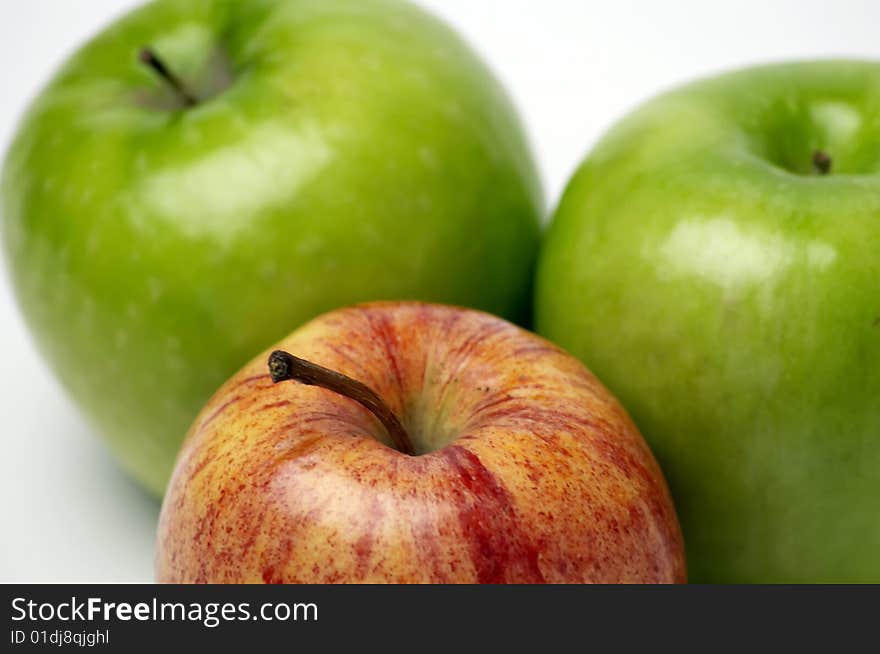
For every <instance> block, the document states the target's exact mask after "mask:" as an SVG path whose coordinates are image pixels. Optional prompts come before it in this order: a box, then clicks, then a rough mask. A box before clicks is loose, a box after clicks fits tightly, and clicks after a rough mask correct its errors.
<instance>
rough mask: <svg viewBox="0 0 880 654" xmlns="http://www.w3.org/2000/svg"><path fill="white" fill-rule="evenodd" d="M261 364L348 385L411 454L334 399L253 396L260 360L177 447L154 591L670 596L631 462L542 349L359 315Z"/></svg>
mask: <svg viewBox="0 0 880 654" xmlns="http://www.w3.org/2000/svg"><path fill="white" fill-rule="evenodd" d="M273 349H275V350H280V351H283V352H287V353H291V354H292V355H294V356H295V357H299V358H301V359H303V360H306V361H308V362H312V363H313V364H317V366H316V367H323V368H324V369H329V370H331V371H336V372H337V373H340V374H341V375H345V376H346V377H347V378H350V379H352V380H357V382H361V384H362V385H363V386H365V387H367V388H368V389H370V390H371V391H373V392H374V393H375V395H376V396H378V398H380V399H381V401H382V402H384V404H385V405H386V406H387V408H388V409H390V411H391V412H392V413H393V414H394V415H395V416H397V417H399V421H400V424H401V425H402V426H403V429H404V430H405V431H406V438H408V439H409V441H410V443H411V445H412V448H413V450H414V451H415V454H414V455H409V454H404V453H402V452H401V451H398V449H395V448H394V447H393V446H392V441H391V440H390V436H389V434H388V431H387V430H386V429H385V428H384V427H383V423H382V422H380V421H379V420H378V419H377V418H376V416H375V415H374V413H373V412H371V411H369V410H368V409H367V408H365V406H363V405H362V404H360V403H358V402H356V401H354V400H352V399H350V398H349V397H346V396H345V395H343V394H340V393H338V392H334V391H332V390H328V389H327V388H323V387H321V386H314V385H305V384H300V383H297V382H296V381H280V382H279V383H273V379H272V377H271V376H270V372H269V370H268V368H267V357H268V355H269V352H268V351H267V352H266V353H263V354H261V355H259V356H258V357H256V358H255V359H253V360H252V361H251V362H250V363H249V364H247V365H246V366H245V367H244V368H243V369H242V370H240V371H239V372H238V373H237V374H236V375H235V376H233V377H232V378H231V379H230V380H229V381H228V382H227V383H226V384H225V385H224V386H223V387H222V388H220V390H219V391H218V392H217V393H216V394H215V395H214V397H213V398H212V399H211V400H210V401H209V402H208V404H207V405H206V406H205V407H204V409H203V410H202V412H201V413H200V415H199V416H198V418H197V419H196V420H195V422H194V424H193V425H192V427H191V429H190V431H189V433H188V435H187V437H186V440H185V442H184V445H183V448H182V450H181V452H180V455H179V458H178V460H177V464H176V468H175V471H174V474H173V476H172V479H171V482H170V485H169V487H168V491H167V494H166V497H165V502H164V504H163V507H162V512H161V516H160V522H159V531H158V541H157V558H156V577H157V580H158V581H160V582H178V583H180V582H183V583H191V582H217V583H236V582H242V583H245V582H266V583H296V582H305V583H310V582H315V583H322V582H323V583H334V582H347V583H359V582H364V583H370V582H404V583H406V582H413V583H420V582H441V583H477V582H479V583H530V582H534V583H541V582H560V583H561V582H576V583H582V582H597V583H612V582H633V583H640V582H659V583H672V582H684V581H685V559H684V551H683V545H682V537H681V532H680V529H679V526H678V522H677V519H676V515H675V509H674V507H673V504H672V501H671V498H670V494H669V491H668V489H667V487H666V483H665V481H664V478H663V475H662V473H661V471H660V468H659V467H658V465H657V463H656V461H655V460H654V458H653V456H652V454H651V452H650V451H649V449H648V447H647V445H646V444H645V442H644V441H643V440H642V438H641V436H640V435H639V433H638V431H637V429H636V427H635V426H634V424H633V422H632V421H631V420H630V418H629V417H628V416H627V414H626V412H625V411H624V409H623V408H622V407H621V406H620V404H619V403H618V402H617V401H616V400H615V399H614V397H612V396H611V394H610V393H609V392H608V391H607V390H606V389H605V388H604V387H603V386H602V385H601V383H600V382H599V381H598V380H597V379H596V378H595V377H594V376H593V375H592V374H591V373H590V372H589V371H588V370H587V369H586V368H584V366H583V365H582V364H581V363H580V362H578V361H577V360H576V359H574V358H573V357H571V356H569V355H568V354H566V353H565V352H564V351H562V350H561V349H559V348H558V347H556V346H555V345H553V344H551V343H549V342H548V341H546V340H544V339H542V338H540V337H538V336H535V335H534V334H531V333H529V332H526V331H524V330H522V329H520V328H518V327H516V326H514V325H512V324H510V323H508V322H506V321H504V320H502V319H500V318H496V317H494V316H491V315H488V314H485V313H481V312H478V311H473V310H468V309H462V308H456V307H449V306H441V305H431V304H422V303H375V304H367V305H359V306H355V307H351V308H345V309H340V310H337V311H333V312H331V313H328V314H325V315H323V316H321V317H319V318H317V319H315V320H313V321H312V322H310V323H308V324H306V325H305V326H303V327H301V328H300V329H298V330H297V331H295V332H294V333H293V334H291V335H290V336H289V337H288V338H286V339H284V340H283V341H281V342H280V343H279V344H278V345H277V347H276V348H273ZM273 356H277V354H273ZM634 372H637V371H634ZM276 373H278V370H276V369H274V368H273V374H276Z"/></svg>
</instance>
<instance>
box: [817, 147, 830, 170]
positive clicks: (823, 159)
mask: <svg viewBox="0 0 880 654" xmlns="http://www.w3.org/2000/svg"><path fill="white" fill-rule="evenodd" d="M831 164H832V160H831V155H829V154H828V153H827V152H823V151H822V150H816V151H815V152H813V170H815V171H816V174H818V175H827V174H829V173H830V172H831Z"/></svg>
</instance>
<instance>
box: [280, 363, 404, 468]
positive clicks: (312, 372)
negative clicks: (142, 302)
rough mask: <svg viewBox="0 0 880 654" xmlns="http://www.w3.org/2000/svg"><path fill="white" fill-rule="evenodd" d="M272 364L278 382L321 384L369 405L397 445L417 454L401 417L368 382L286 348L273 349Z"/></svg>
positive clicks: (369, 408)
mask: <svg viewBox="0 0 880 654" xmlns="http://www.w3.org/2000/svg"><path fill="white" fill-rule="evenodd" d="M268 365H269V374H270V375H271V377H272V382H273V383H275V384H277V383H278V382H282V381H287V380H291V379H292V380H294V381H298V382H299V383H300V384H305V385H307V386H320V387H321V388H326V389H327V390H329V391H333V392H334V393H339V394H340V395H344V396H345V397H347V398H350V399H352V400H354V401H355V402H357V403H358V404H360V405H362V406H364V407H366V408H367V409H368V410H369V411H370V412H371V413H372V414H373V415H374V416H376V418H378V419H379V422H381V423H382V425H383V426H384V427H385V430H386V431H387V432H388V435H389V436H390V437H391V442H392V443H393V444H394V449H396V450H397V451H398V452H402V453H404V454H409V455H410V456H414V455H415V449H414V448H413V446H412V441H411V440H410V438H409V434H407V433H406V429H404V428H403V425H402V424H401V422H400V420H398V419H397V416H396V415H394V412H393V411H392V410H391V409H389V408H388V405H387V404H385V402H384V401H383V400H382V398H380V397H379V396H378V395H377V394H376V392H375V391H373V389H371V388H370V387H369V386H367V385H366V384H362V383H361V382H359V381H357V380H356V379H352V378H351V377H348V376H346V375H343V374H342V373H340V372H336V371H335V370H330V369H329V368H324V367H323V366H319V365H318V364H316V363H312V362H311V361H306V360H305V359H300V358H299V357H295V356H293V355H292V354H290V353H289V352H285V351H284V350H275V351H274V352H272V354H270V355H269V361H268Z"/></svg>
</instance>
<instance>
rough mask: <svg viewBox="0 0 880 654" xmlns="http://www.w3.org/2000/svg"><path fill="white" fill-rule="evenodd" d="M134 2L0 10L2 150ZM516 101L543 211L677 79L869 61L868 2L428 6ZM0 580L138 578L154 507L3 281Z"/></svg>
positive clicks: (877, 52)
mask: <svg viewBox="0 0 880 654" xmlns="http://www.w3.org/2000/svg"><path fill="white" fill-rule="evenodd" d="M134 4H136V3H135V2H132V1H131V0H89V2H71V1H70V0H28V1H27V2H24V1H18V2H15V1H13V0H2V1H0V62H2V63H0V66H2V71H3V72H2V76H0V79H2V87H0V89H2V90H0V94H2V95H0V98H2V103H0V146H2V148H3V151H5V149H6V145H7V144H8V142H9V139H10V138H11V136H12V133H13V130H14V128H15V122H16V120H17V117H18V116H19V114H20V113H21V111H22V110H23V108H24V106H25V103H26V102H27V100H28V99H29V98H30V97H31V96H32V95H33V94H34V93H36V91H37V90H38V88H39V87H40V85H41V84H42V83H43V82H44V81H45V80H46V79H47V77H48V76H49V74H50V73H51V71H52V70H53V69H54V67H55V66H56V65H57V64H58V63H59V62H60V61H61V60H62V59H63V58H64V57H65V56H66V54H67V53H69V52H70V51H71V50H72V49H73V48H74V47H75V46H76V45H78V44H79V43H80V42H81V41H82V40H83V39H84V38H86V37H87V36H88V35H90V34H92V33H93V32H95V31H96V30H98V29H99V28H100V27H101V26H102V25H103V24H105V23H107V22H108V21H109V20H111V19H112V17H114V16H115V15H117V14H119V13H121V12H122V11H123V10H125V9H126V8H128V7H130V6H133V5H134ZM422 4H423V5H425V6H427V7H430V8H432V9H433V10H434V11H435V12H436V13H437V14H439V15H441V16H443V17H445V18H446V19H447V20H448V21H450V22H451V23H453V24H454V25H455V26H457V27H458V28H459V29H460V30H461V31H462V32H463V33H464V34H465V36H466V37H467V38H468V39H469V40H470V41H471V43H473V44H474V45H475V46H476V47H477V48H478V49H479V50H480V51H481V52H482V53H483V54H484V56H485V57H486V58H487V59H488V60H489V62H490V64H491V65H492V66H493V67H494V69H495V70H496V72H497V74H498V75H499V76H500V77H501V79H502V80H503V81H504V82H505V83H506V85H507V87H508V89H509V90H510V91H511V93H512V95H513V97H514V99H515V101H516V103H517V104H518V106H519V108H520V110H521V112H522V115H523V118H524V122H525V123H526V126H527V128H528V129H529V132H530V134H531V139H532V144H533V147H534V150H535V152H536V153H537V156H538V161H539V162H540V165H541V168H542V171H543V175H544V179H545V188H546V190H547V197H548V202H549V203H550V204H553V203H555V202H556V199H557V198H558V196H559V193H560V191H561V189H562V188H563V186H564V184H565V181H566V178H567V177H568V175H569V174H570V173H571V172H572V170H573V169H574V166H575V165H576V164H577V163H578V161H579V160H580V159H581V158H582V157H583V155H584V154H585V153H586V151H587V148H588V146H589V145H590V144H592V143H593V142H594V141H595V139H596V138H597V137H598V136H599V135H600V134H601V132H602V131H603V130H604V129H605V128H607V127H608V126H609V125H610V124H611V123H612V122H613V121H614V120H616V119H617V118H619V117H620V116H622V115H623V113H625V112H626V111H627V110H628V109H630V108H631V107H632V106H633V105H635V104H636V103H638V102H639V101H641V100H642V99H644V98H646V97H647V96H649V95H652V94H654V93H655V92H657V91H658V90H661V89H663V88H666V87H668V86H670V85H672V84H676V83H678V82H681V81H684V80H686V79H690V78H692V77H695V76H697V75H703V74H706V73H710V72H715V71H717V70H722V69H725V68H730V67H738V66H741V65H746V64H750V63H755V62H762V61H769V60H775V59H784V58H802V57H819V56H831V55H838V56H855V57H872V58H878V57H880V40H878V38H877V26H878V25H880V3H876V2H874V1H873V0H861V1H859V0H837V1H836V2H828V0H784V1H783V0H777V1H773V0H740V1H739V2H735V3H733V2H725V3H723V4H722V3H719V2H702V1H699V0H696V1H693V0H687V1H684V0H681V1H678V2H676V1H675V0H668V1H667V2H662V3H661V2H653V1H649V0H641V1H637V0H617V1H616V2H606V3H598V2H595V3H594V2H589V1H586V0H570V1H567V0H543V1H542V2H534V0H423V2H422ZM0 344H2V364H0V418H2V421H0V435H2V449H0V491H2V509H0V511H2V513H0V582H7V581H37V582H40V581H149V580H151V578H152V557H153V532H154V528H155V520H156V515H157V513H158V506H157V505H156V503H155V502H154V501H153V500H151V499H150V498H149V497H147V496H146V495H145V494H143V493H142V492H141V491H140V490H138V489H137V488H136V487H134V486H133V485H132V484H131V483H130V482H129V481H127V480H126V478H125V477H124V476H123V475H122V474H121V473H120V472H119V471H118V470H117V468H116V467H115V465H114V464H113V462H112V461H111V460H110V459H109V458H108V456H107V454H106V453H105V452H104V450H103V448H102V447H101V445H100V443H99V442H98V441H97V440H96V439H95V438H94V437H93V435H92V434H90V432H89V428H88V427H87V426H86V425H85V423H84V422H83V420H82V419H81V418H80V417H79V415H78V414H77V411H76V409H75V407H74V406H73V405H72V404H71V402H70V401H69V400H68V399H67V398H66V397H65V396H64V394H63V393H62V391H61V389H60V388H59V386H58V384H57V383H56V382H55V381H54V380H53V378H52V377H51V375H50V373H49V372H48V370H47V368H46V366H45V365H44V364H43V362H42V361H41V360H40V358H39V357H38V356H37V354H36V352H35V350H34V347H33V345H32V343H31V341H30V339H29V337H28V334H27V332H26V331H25V327H24V324H23V322H22V320H21V317H20V316H19V313H18V310H17V307H16V306H15V303H14V301H13V297H12V293H11V290H10V288H9V283H8V279H7V277H6V274H5V268H4V271H3V274H2V280H0Z"/></svg>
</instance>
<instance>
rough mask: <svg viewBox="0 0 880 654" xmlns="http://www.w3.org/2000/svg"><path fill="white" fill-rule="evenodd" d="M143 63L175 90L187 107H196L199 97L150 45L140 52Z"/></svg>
mask: <svg viewBox="0 0 880 654" xmlns="http://www.w3.org/2000/svg"><path fill="white" fill-rule="evenodd" d="M138 59H139V60H140V61H141V63H143V64H146V65H147V66H149V67H150V68H151V69H152V70H153V71H154V72H155V73H156V74H157V75H158V76H159V77H160V78H161V79H162V80H163V81H164V82H165V83H166V84H168V86H169V87H171V89H172V90H173V91H174V93H175V94H176V95H177V97H178V98H179V99H180V101H181V102H182V103H183V105H184V106H185V107H194V106H195V105H197V104H198V99H197V98H196V96H195V95H193V93H191V92H190V90H189V89H188V88H186V85H185V84H184V83H183V82H182V81H181V79H180V78H179V77H178V76H177V75H175V74H174V73H173V72H172V71H171V69H170V68H168V66H166V65H165V62H163V61H162V60H161V59H160V58H159V56H158V55H157V54H156V52H155V51H154V50H153V49H152V48H150V47H148V46H147V47H143V48H141V49H140V52H139V53H138Z"/></svg>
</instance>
